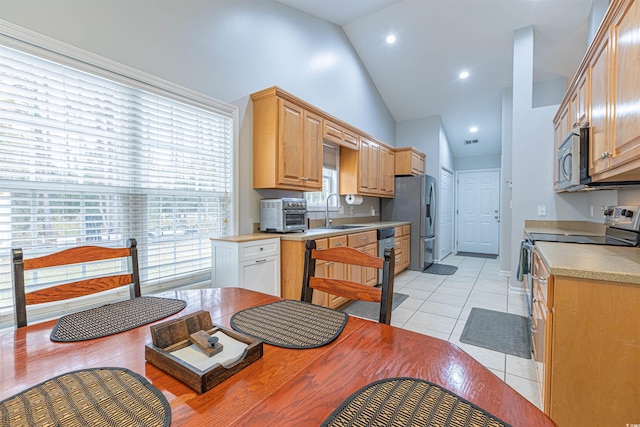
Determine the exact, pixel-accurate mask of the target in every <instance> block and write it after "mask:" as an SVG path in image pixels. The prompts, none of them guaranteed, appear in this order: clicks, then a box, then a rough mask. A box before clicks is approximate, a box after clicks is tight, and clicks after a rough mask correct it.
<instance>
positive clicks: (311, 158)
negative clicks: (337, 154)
mask: <svg viewBox="0 0 640 427" xmlns="http://www.w3.org/2000/svg"><path fill="white" fill-rule="evenodd" d="M300 152H301V153H302V165H303V167H302V177H301V181H302V183H303V185H304V186H305V187H306V188H307V189H322V118H321V117H320V116H318V115H316V114H313V113H310V112H308V111H305V112H304V138H303V140H302V146H301V147H300Z"/></svg>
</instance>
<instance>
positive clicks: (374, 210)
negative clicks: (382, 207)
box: [371, 206, 376, 216]
mask: <svg viewBox="0 0 640 427" xmlns="http://www.w3.org/2000/svg"><path fill="white" fill-rule="evenodd" d="M371 216H376V208H374V207H373V206H371Z"/></svg>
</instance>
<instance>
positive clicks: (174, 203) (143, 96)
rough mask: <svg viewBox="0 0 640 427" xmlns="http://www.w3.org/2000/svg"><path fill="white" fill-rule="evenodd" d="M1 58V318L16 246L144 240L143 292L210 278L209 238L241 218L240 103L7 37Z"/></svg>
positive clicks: (52, 247)
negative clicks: (22, 46)
mask: <svg viewBox="0 0 640 427" xmlns="http://www.w3.org/2000/svg"><path fill="white" fill-rule="evenodd" d="M30 51H33V49H31V50H30ZM47 57H48V58H51V53H50V52H48V53H47ZM0 58H1V59H0V87H1V89H0V93H1V94H2V95H1V96H0V116H1V117H2V120H1V121H0V146H1V147H2V149H1V150H0V258H2V259H1V260H0V325H2V324H3V323H5V324H7V323H11V316H12V313H13V309H12V307H11V305H12V280H11V267H10V265H11V262H10V261H11V260H10V248H12V247H21V248H23V249H24V251H25V257H27V258H30V257H33V256H37V255H41V254H45V253H51V252H55V251H59V250H62V249H65V248H67V247H71V246H76V245H79V244H95V245H113V246H125V245H126V241H127V239H128V238H130V237H133V238H136V239H137V241H138V250H139V255H140V274H141V280H142V292H143V294H144V293H145V291H146V293H149V292H151V291H157V290H161V289H168V288H171V287H178V286H185V285H190V284H195V283H200V282H203V281H208V280H209V278H210V274H211V243H210V240H209V238H210V237H214V236H225V235H230V234H232V232H233V227H234V221H233V215H234V212H235V209H234V205H233V200H234V197H233V147H234V140H235V126H236V123H235V119H234V117H235V115H236V114H237V110H236V109H235V108H234V107H229V106H223V104H218V103H216V102H215V101H212V100H211V101H212V102H211V103H209V104H208V103H207V102H206V101H207V99H206V98H204V97H200V98H199V99H192V98H190V95H192V94H189V93H187V91H186V90H185V91H184V94H186V95H184V94H181V93H176V87H170V88H169V90H165V89H163V88H162V87H159V86H158V85H157V83H156V82H155V81H154V82H152V83H151V84H146V83H144V82H141V81H140V80H139V79H140V75H141V73H137V75H136V81H134V80H130V83H131V84H127V82H128V81H129V80H128V78H126V77H123V75H122V71H121V70H116V73H113V76H114V77H116V78H114V79H109V78H105V75H107V76H108V75H109V71H105V69H104V68H96V70H98V71H99V72H98V73H96V74H93V73H89V72H86V69H87V68H88V67H87V66H86V64H81V63H78V64H80V65H82V67H81V68H83V70H79V69H77V68H74V67H73V66H70V65H69V63H71V64H72V65H73V64H74V63H73V60H70V59H69V58H68V56H60V59H61V61H59V62H58V61H50V60H49V59H43V58H41V57H39V56H34V55H31V54H30V53H25V52H23V51H21V50H16V49H13V48H9V47H7V46H1V45H0ZM89 68H90V67H89ZM122 68H124V67H122ZM97 74H100V75H97ZM149 77H150V76H149ZM123 82H124V83H123ZM163 83H164V82H163ZM167 85H169V84H167ZM203 99H204V100H205V102H203ZM221 106H222V107H221ZM87 274H90V273H87ZM42 280H43V279H42V278H38V277H27V278H26V284H27V286H28V287H29V286H31V287H37V286H38V285H39V284H40V282H41V281H42ZM58 314H59V313H58Z"/></svg>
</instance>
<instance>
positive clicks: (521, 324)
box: [460, 307, 531, 359]
mask: <svg viewBox="0 0 640 427" xmlns="http://www.w3.org/2000/svg"><path fill="white" fill-rule="evenodd" d="M460 342H463V343H466V344H471V345H475V346H477V347H483V348H488V349H489V350H495V351H499V352H501V353H507V354H511V355H513V356H518V357H522V358H524V359H531V321H530V319H529V318H528V317H524V316H518V315H517V314H511V313H502V312H499V311H493V310H486V309H484V308H478V307H473V308H472V309H471V313H470V314H469V318H468V319H467V323H465V325H464V329H463V330H462V335H460Z"/></svg>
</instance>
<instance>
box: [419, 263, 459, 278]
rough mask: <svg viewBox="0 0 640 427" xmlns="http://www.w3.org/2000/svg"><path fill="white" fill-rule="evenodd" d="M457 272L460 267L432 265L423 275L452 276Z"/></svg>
mask: <svg viewBox="0 0 640 427" xmlns="http://www.w3.org/2000/svg"><path fill="white" fill-rule="evenodd" d="M456 271H458V267H456V266H455V265H448V264H431V265H430V266H429V267H427V268H425V269H424V271H423V273H429V274H438V275H440V276H451V275H452V274H456Z"/></svg>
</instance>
